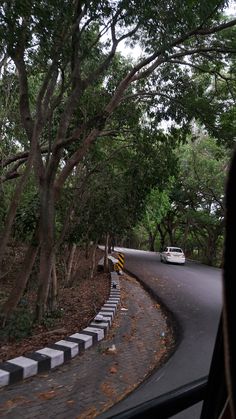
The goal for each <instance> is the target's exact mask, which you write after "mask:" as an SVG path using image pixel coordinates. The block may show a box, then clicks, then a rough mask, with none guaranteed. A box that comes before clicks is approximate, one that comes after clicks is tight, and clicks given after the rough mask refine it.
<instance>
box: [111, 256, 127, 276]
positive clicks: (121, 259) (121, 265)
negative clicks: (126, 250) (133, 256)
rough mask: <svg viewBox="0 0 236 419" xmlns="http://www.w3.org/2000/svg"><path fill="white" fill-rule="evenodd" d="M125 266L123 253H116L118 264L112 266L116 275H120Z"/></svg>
mask: <svg viewBox="0 0 236 419" xmlns="http://www.w3.org/2000/svg"><path fill="white" fill-rule="evenodd" d="M124 264H125V256H124V254H123V253H118V262H117V263H116V264H115V265H114V269H115V271H116V272H118V273H122V270H123V268H124Z"/></svg>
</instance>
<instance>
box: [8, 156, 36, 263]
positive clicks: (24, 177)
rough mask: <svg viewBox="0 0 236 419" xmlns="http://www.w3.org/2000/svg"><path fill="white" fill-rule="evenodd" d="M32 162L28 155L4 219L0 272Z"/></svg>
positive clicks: (31, 157)
mask: <svg viewBox="0 0 236 419" xmlns="http://www.w3.org/2000/svg"><path fill="white" fill-rule="evenodd" d="M32 161H33V156H32V155H31V154H30V155H29V159H28V162H27V166H26V169H25V171H24V173H23V175H22V176H21V177H20V179H19V181H18V183H17V185H16V188H15V191H14V194H13V197H12V200H11V203H10V206H9V209H8V212H7V216H6V219H5V223H4V229H3V231H2V233H1V236H0V271H1V269H2V260H3V257H4V254H5V252H6V246H7V243H8V240H9V237H10V234H11V229H12V225H13V222H14V219H15V215H16V211H17V208H18V205H19V202H20V197H21V194H22V191H23V188H24V186H25V183H26V182H27V180H28V177H29V173H30V171H31V167H32Z"/></svg>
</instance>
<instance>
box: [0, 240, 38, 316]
mask: <svg viewBox="0 0 236 419" xmlns="http://www.w3.org/2000/svg"><path fill="white" fill-rule="evenodd" d="M38 249H39V245H38V243H36V242H33V243H31V244H30V245H29V247H28V249H27V251H26V254H25V257H24V261H23V265H22V269H21V272H20V274H19V276H18V277H17V281H16V282H15V284H14V287H13V288H12V290H11V293H10V295H9V297H8V300H7V301H6V303H5V304H4V306H3V309H2V312H3V317H4V318H5V319H7V318H9V316H10V315H11V314H12V312H13V311H14V310H15V308H16V307H17V304H18V303H19V301H20V299H21V297H22V295H23V293H24V290H25V287H26V285H27V282H28V279H29V277H30V274H31V271H32V268H33V266H34V262H35V259H36V256H37V253H38Z"/></svg>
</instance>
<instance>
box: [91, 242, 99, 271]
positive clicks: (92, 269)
mask: <svg viewBox="0 0 236 419" xmlns="http://www.w3.org/2000/svg"><path fill="white" fill-rule="evenodd" d="M97 244H98V241H97V240H96V241H95V243H94V246H93V252H92V265H91V270H90V279H92V278H93V277H94V271H95V265H96V250H97Z"/></svg>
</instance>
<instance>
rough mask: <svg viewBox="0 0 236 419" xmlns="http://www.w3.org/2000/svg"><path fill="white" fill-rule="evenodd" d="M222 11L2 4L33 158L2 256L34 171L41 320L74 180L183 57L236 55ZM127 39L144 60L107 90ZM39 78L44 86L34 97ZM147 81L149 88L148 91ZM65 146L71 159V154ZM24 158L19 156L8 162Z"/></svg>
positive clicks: (4, 46) (200, 5)
mask: <svg viewBox="0 0 236 419" xmlns="http://www.w3.org/2000/svg"><path fill="white" fill-rule="evenodd" d="M223 7H224V2H223V1H222V2H220V3H219V2H218V1H216V0H211V1H208V2H205V1H203V0H201V1H193V2H185V3H182V2H181V3H180V2H179V1H175V2H174V3H173V2H164V3H159V4H158V5H157V4H156V3H148V4H147V6H145V7H143V1H141V0H136V1H135V2H127V1H126V0H120V1H117V2H109V1H105V2H100V1H95V2H92V3H89V2H87V1H83V2H81V1H72V0H64V2H63V7H61V8H60V9H59V8H58V4H57V2H55V1H53V0H51V1H49V2H47V4H45V2H44V1H37V2H36V1H34V0H29V1H27V2H23V3H22V2H18V1H12V2H7V1H5V2H3V3H2V5H1V6H0V23H1V29H0V35H1V41H2V42H1V45H0V51H1V55H2V56H1V59H4V60H5V57H9V58H10V62H9V65H8V67H7V71H8V72H9V73H12V72H13V73H14V74H15V76H16V77H17V81H18V91H19V100H18V106H19V114H20V122H21V127H22V132H23V133H24V134H23V135H24V136H25V147H24V150H23V151H24V153H25V154H23V156H24V158H27V160H26V161H25V162H24V171H23V172H22V174H21V176H20V177H19V180H18V184H17V185H16V189H15V192H14V195H13V199H12V202H11V205H10V209H9V212H8V216H7V223H6V228H5V230H4V232H3V234H2V241H1V243H2V248H1V252H0V253H1V254H2V255H3V253H4V248H5V245H6V243H7V240H8V238H9V235H10V231H11V226H12V224H13V220H14V216H15V213H16V209H17V205H18V203H19V200H20V196H21V194H22V191H23V188H24V185H25V184H26V182H27V179H28V176H29V174H30V173H31V171H32V168H33V169H34V174H35V177H36V182H37V186H38V191H39V197H40V223H39V241H40V269H39V284H40V285H39V293H38V303H37V308H38V310H37V312H38V313H37V315H38V318H39V319H41V318H42V316H43V313H44V312H45V310H46V303H47V296H48V290H49V284H50V278H51V270H52V263H53V260H54V246H55V205H56V203H57V202H58V200H59V199H60V196H61V194H62V190H63V187H64V185H65V183H66V181H67V179H68V177H69V176H70V175H71V174H72V172H73V170H74V169H75V167H76V166H77V165H78V164H79V163H80V162H81V161H82V160H83V159H84V157H85V156H86V154H87V153H88V150H89V149H90V148H91V146H92V145H93V144H94V143H95V141H96V140H97V138H98V137H99V136H101V134H104V130H105V129H106V128H107V126H109V124H110V123H111V121H112V116H113V114H114V111H115V110H116V109H117V108H118V106H119V105H120V104H121V103H122V101H126V100H128V98H129V99H131V100H133V99H132V98H134V97H135V96H137V95H138V96H139V97H145V96H146V95H147V94H151V95H152V96H155V95H156V93H157V92H156V91H158V93H160V92H161V91H162V89H163V88H164V87H165V86H166V85H167V84H168V80H171V77H172V76H171V71H172V69H175V66H176V65H179V64H176V60H183V59H184V58H186V62H187V61H188V60H187V58H188V57H191V56H192V57H199V59H201V58H202V57H203V59H204V61H205V60H206V59H207V60H208V61H211V60H212V59H214V60H215V61H216V62H223V61H225V60H227V58H228V56H229V54H232V53H234V52H235V47H234V44H233V42H232V39H231V38H229V36H228V37H225V38H224V39H223V38H222V37H221V36H220V34H221V32H222V31H225V30H227V31H228V29H229V28H231V27H233V26H234V25H235V23H236V20H228V21H227V19H226V18H223V19H222V20H220V18H221V11H222V9H223ZM124 40H127V41H128V42H129V43H130V44H134V43H135V42H136V41H137V40H139V42H140V43H141V44H142V47H143V51H144V53H143V56H142V57H140V58H139V59H138V61H137V62H136V63H130V65H129V66H127V68H126V70H125V71H124V72H123V74H122V72H121V73H120V74H119V77H118V79H117V80H116V81H115V83H113V84H112V86H111V87H110V86H109V83H108V81H109V69H110V68H111V67H112V64H113V60H114V57H115V54H116V50H117V47H118V45H119V44H120V43H121V42H122V41H124ZM180 66H182V63H181V64H180ZM35 74H37V75H38V80H37V83H36V84H35V85H34V90H32V91H31V90H30V86H31V85H30V81H31V79H32V77H33V76H34V75H35ZM146 80H148V81H149V80H150V83H149V82H147V83H144V81H146ZM152 80H155V91H153V83H152ZM157 81H158V82H157ZM99 85H100V86H102V87H103V89H101V90H104V95H103V96H102V98H103V103H100V107H99V109H95V111H94V112H93V113H92V114H91V113H90V112H89V109H90V106H91V102H90V103H89V104H87V106H85V104H86V95H87V92H89V91H90V90H92V91H93V92H94V98H95V99H96V94H97V93H96V90H97V88H98V86H99ZM144 86H145V91H143V87H144ZM106 87H107V88H106ZM147 88H148V91H147ZM101 90H100V89H98V91H99V92H100V91H101ZM160 96H161V95H160ZM162 97H163V98H164V95H163V96H162ZM165 107H166V105H165V102H163V109H164V108H165ZM169 116H170V117H172V113H171V111H170V112H169ZM174 116H175V115H174ZM68 146H70V147H72V152H68V151H67V147H68ZM45 153H46V154H45ZM19 159H22V153H19V154H18V156H14V157H12V158H11V159H10V161H11V163H12V162H13V161H15V162H16V161H19ZM8 161H9V160H8Z"/></svg>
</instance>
